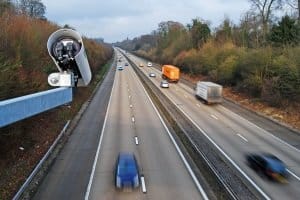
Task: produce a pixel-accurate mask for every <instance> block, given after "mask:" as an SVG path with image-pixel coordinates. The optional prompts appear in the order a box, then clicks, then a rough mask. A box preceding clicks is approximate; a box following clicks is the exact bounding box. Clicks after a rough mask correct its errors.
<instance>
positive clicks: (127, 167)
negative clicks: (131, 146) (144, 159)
mask: <svg viewBox="0 0 300 200" xmlns="http://www.w3.org/2000/svg"><path fill="white" fill-rule="evenodd" d="M115 184H116V187H117V188H123V187H131V188H137V187H138V186H139V185H140V182H139V171H138V164H137V161H136V159H135V156H134V154H133V153H120V154H119V156H118V159H117V164H116V172H115Z"/></svg>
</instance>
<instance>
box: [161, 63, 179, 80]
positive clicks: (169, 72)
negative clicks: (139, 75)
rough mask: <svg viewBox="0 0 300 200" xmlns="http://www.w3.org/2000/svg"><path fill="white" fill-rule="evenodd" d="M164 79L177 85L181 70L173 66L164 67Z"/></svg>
mask: <svg viewBox="0 0 300 200" xmlns="http://www.w3.org/2000/svg"><path fill="white" fill-rule="evenodd" d="M161 71H162V78H163V79H168V81H169V82H175V83H177V82H178V81H179V74H180V70H179V68H178V67H175V66H173V65H163V66H162V68H161Z"/></svg>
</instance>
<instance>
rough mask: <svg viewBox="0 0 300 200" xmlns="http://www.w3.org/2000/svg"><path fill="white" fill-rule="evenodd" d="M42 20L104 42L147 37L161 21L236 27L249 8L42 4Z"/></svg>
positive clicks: (235, 2) (52, 0)
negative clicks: (224, 23) (197, 20)
mask: <svg viewBox="0 0 300 200" xmlns="http://www.w3.org/2000/svg"><path fill="white" fill-rule="evenodd" d="M42 2H43V3H44V5H45V6H46V17H47V19H48V20H50V21H53V22H55V23H57V24H59V25H61V26H63V25H65V24H68V25H70V26H72V27H74V28H76V29H77V30H78V31H79V32H80V33H81V34H83V35H85V36H87V37H92V38H95V37H102V38H104V40H105V41H106V42H116V41H122V40H124V39H126V38H127V37H128V38H129V39H132V38H134V37H137V36H140V35H143V34H148V33H150V32H151V31H152V30H155V29H157V27H158V23H159V22H162V21H168V20H172V21H178V22H181V23H182V24H184V25H186V24H187V23H190V22H191V20H192V19H193V18H196V17H198V18H201V19H204V20H207V21H209V22H210V23H211V27H212V28H214V27H216V26H218V25H219V24H220V23H221V22H222V20H223V19H224V18H225V16H228V17H229V18H230V19H231V20H232V21H234V22H235V23H237V22H238V21H239V19H240V16H241V14H242V13H244V12H246V11H247V10H249V8H250V4H249V3H248V1H247V0H172V1H171V0H130V1H129V0H127V1H126V0H105V1H103V0H102V1H100V0H85V1H82V0H42Z"/></svg>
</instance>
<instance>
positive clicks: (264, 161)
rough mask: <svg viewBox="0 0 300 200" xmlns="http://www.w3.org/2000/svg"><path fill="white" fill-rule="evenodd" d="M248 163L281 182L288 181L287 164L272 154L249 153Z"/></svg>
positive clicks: (259, 171)
mask: <svg viewBox="0 0 300 200" xmlns="http://www.w3.org/2000/svg"><path fill="white" fill-rule="evenodd" d="M247 161H248V164H249V165H250V167H251V168H252V169H254V170H255V171H256V172H258V173H262V174H264V175H265V176H266V177H268V178H269V179H272V180H276V181H279V182H286V181H287V178H288V172H287V169H286V166H285V164H284V163H283V162H282V161H281V160H280V159H279V158H277V157H276V156H274V155H272V154H249V155H247Z"/></svg>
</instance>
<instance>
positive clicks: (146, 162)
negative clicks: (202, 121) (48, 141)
mask: <svg viewBox="0 0 300 200" xmlns="http://www.w3.org/2000/svg"><path fill="white" fill-rule="evenodd" d="M118 56H119V55H117V57H118ZM119 64H121V65H123V66H124V64H125V59H124V58H123V59H122V62H119V63H118V65H119ZM115 69H116V65H113V66H112V68H111V70H110V71H109V73H108V75H107V77H106V78H105V80H104V82H103V84H102V85H101V87H100V88H99V90H98V91H97V93H96V95H95V96H94V98H93V99H92V101H91V102H90V105H89V106H88V108H87V110H86V112H85V113H84V114H83V116H82V118H81V120H80V121H79V123H78V125H77V127H76V129H75V130H74V132H73V134H72V135H71V136H70V138H69V141H68V142H67V144H66V146H65V147H64V149H63V150H62V152H61V153H60V154H59V156H58V157H57V159H56V161H55V163H54V164H53V166H52V168H51V169H50V171H49V173H48V175H47V176H46V177H45V179H44V181H43V182H42V183H41V185H40V186H39V188H38V191H37V193H36V194H35V196H34V199H37V200H40V199H43V200H44V199H57V200H59V199H197V200H198V199H202V195H205V194H203V193H202V195H201V193H200V192H199V185H198V187H197V186H196V184H195V182H194V181H193V179H192V176H191V174H192V172H189V171H188V170H187V169H186V165H185V163H184V162H183V160H182V158H181V157H180V156H179V154H178V152H177V150H176V148H175V146H174V144H173V143H172V141H171V139H170V137H169V135H168V132H167V130H166V128H165V127H164V125H163V123H162V121H161V120H160V118H159V116H158V114H157V112H156V111H155V109H154V107H153V106H152V104H151V102H150V100H149V98H148V97H147V95H146V93H145V91H144V89H143V87H142V84H141V82H140V81H139V80H138V78H137V76H136V75H135V73H134V71H133V69H132V68H131V67H130V66H126V67H125V69H124V70H123V71H116V70H115ZM111 88H112V90H111ZM111 91H112V92H111ZM106 110H107V114H106ZM105 119H106V120H105ZM135 137H136V138H137V140H138V145H137V144H136V139H135ZM97 149H98V150H99V151H97ZM119 152H133V153H134V154H135V156H136V158H137V161H138V163H139V170H140V174H142V175H143V176H144V180H145V186H146V193H143V191H142V188H141V187H139V188H137V189H134V190H131V191H128V190H125V191H124V190H119V189H116V188H115V185H114V172H115V162H116V159H117V156H118V154H119ZM96 156H97V157H96ZM95 157H96V158H97V159H95ZM93 167H95V168H94V170H93Z"/></svg>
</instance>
